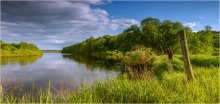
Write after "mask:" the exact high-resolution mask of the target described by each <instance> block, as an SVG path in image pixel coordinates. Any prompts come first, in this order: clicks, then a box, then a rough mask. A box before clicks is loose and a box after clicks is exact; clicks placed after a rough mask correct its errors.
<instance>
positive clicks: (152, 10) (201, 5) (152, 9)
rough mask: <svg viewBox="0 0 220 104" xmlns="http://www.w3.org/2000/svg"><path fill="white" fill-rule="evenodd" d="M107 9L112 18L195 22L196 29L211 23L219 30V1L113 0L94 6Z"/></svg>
mask: <svg viewBox="0 0 220 104" xmlns="http://www.w3.org/2000/svg"><path fill="white" fill-rule="evenodd" d="M93 8H102V9H104V10H106V11H107V12H108V13H109V14H110V15H111V17H112V18H133V19H136V20H137V21H139V22H141V21H142V20H143V19H145V18H146V17H155V18H158V19H160V20H162V21H163V20H172V21H180V22H182V23H183V24H186V23H194V24H195V26H192V29H193V30H194V31H199V30H201V29H203V27H204V26H205V25H210V26H211V27H212V28H213V30H219V3H218V1H199V2H198V1H188V2H187V1H156V2H155V1H139V2H135V1H127V2H123V1H113V2H112V3H110V4H108V5H101V6H93Z"/></svg>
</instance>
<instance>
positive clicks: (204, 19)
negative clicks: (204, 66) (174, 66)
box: [1, 0, 219, 49]
mask: <svg viewBox="0 0 220 104" xmlns="http://www.w3.org/2000/svg"><path fill="white" fill-rule="evenodd" d="M1 6H2V10H1V39H2V40H4V41H6V42H21V41H26V42H30V43H34V44H36V45H37V46H38V47H40V49H62V47H64V46H68V45H71V44H74V43H77V42H81V41H83V40H85V39H87V38H89V37H90V36H94V37H99V36H102V35H105V34H110V35H116V34H118V33H120V32H122V31H123V30H124V29H125V28H127V27H128V26H130V25H132V24H138V23H140V22H141V21H142V20H143V19H144V18H147V17H155V18H158V19H160V20H161V21H163V20H172V21H179V22H182V23H183V24H184V25H185V26H189V27H191V28H192V30H193V31H199V30H201V29H203V28H204V26H205V25H210V26H211V27H212V29H213V30H219V2H218V1H110V2H108V1H104V2H103V1H100V0H95V1H93V0H89V1H83V2H82V1H66V0H63V1H50V2H46V1H28V2H27V1H11V2H8V1H4V2H1Z"/></svg>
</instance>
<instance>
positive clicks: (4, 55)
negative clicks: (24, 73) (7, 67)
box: [0, 50, 43, 58]
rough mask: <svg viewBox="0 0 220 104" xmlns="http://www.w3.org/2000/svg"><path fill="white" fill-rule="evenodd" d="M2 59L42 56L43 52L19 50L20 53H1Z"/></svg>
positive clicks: (3, 51)
mask: <svg viewBox="0 0 220 104" xmlns="http://www.w3.org/2000/svg"><path fill="white" fill-rule="evenodd" d="M0 53H1V55H0V57H1V58H10V57H24V56H42V55H43V52H42V51H32V50H18V51H5V50H1V51H0Z"/></svg>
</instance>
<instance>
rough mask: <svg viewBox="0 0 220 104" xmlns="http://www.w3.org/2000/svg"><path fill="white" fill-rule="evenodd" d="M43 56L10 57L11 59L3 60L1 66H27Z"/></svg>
mask: <svg viewBox="0 0 220 104" xmlns="http://www.w3.org/2000/svg"><path fill="white" fill-rule="evenodd" d="M40 57H42V55H41V56H30V57H10V58H1V66H5V65H7V64H20V65H21V66H25V65H28V64H31V63H33V62H35V61H37V59H39V58H40Z"/></svg>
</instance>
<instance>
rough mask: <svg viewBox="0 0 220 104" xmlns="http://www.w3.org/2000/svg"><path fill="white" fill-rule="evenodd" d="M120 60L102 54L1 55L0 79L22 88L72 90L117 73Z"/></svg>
mask: <svg viewBox="0 0 220 104" xmlns="http://www.w3.org/2000/svg"><path fill="white" fill-rule="evenodd" d="M120 69H121V64H120V63H119V62H118V61H116V60H113V59H106V58H103V57H86V56H80V55H64V54H61V53H44V55H43V56H41V57H36V56H34V57H19V58H2V59H1V83H2V85H3V88H4V89H8V90H12V89H13V88H14V87H16V86H19V87H21V88H22V91H24V92H26V91H31V90H33V88H34V90H38V89H47V88H48V83H49V82H50V83H51V86H52V88H53V89H59V88H62V89H71V90H75V89H77V88H78V87H79V86H81V85H82V84H88V85H92V84H94V82H96V81H103V80H106V79H109V78H115V77H117V76H118V75H119V74H120V73H121V71H120Z"/></svg>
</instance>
